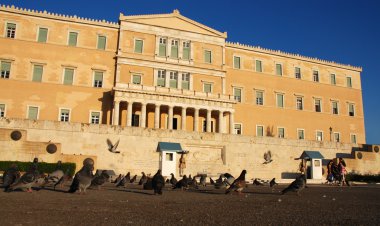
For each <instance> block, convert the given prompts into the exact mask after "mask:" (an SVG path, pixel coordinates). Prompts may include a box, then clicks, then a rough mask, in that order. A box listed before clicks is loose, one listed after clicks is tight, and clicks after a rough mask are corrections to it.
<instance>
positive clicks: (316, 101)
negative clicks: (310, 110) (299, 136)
mask: <svg viewBox="0 0 380 226" xmlns="http://www.w3.org/2000/svg"><path fill="white" fill-rule="evenodd" d="M314 107H315V112H321V111H322V108H321V99H314Z"/></svg>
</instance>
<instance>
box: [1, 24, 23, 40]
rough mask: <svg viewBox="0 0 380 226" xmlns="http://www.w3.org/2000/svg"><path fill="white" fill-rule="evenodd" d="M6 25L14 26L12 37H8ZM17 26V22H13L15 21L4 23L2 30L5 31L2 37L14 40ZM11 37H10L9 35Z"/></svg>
mask: <svg viewBox="0 0 380 226" xmlns="http://www.w3.org/2000/svg"><path fill="white" fill-rule="evenodd" d="M8 24H14V25H15V30H14V34H13V35H14V36H13V37H10V36H8ZM18 26H19V25H18V23H17V22H15V21H5V26H4V30H5V32H4V37H5V38H11V39H16V38H17V30H18V29H17V27H18ZM11 36H12V35H11Z"/></svg>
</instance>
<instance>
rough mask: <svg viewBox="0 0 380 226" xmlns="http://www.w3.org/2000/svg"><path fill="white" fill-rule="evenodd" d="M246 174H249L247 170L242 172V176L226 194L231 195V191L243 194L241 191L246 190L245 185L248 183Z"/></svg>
mask: <svg viewBox="0 0 380 226" xmlns="http://www.w3.org/2000/svg"><path fill="white" fill-rule="evenodd" d="M246 173H247V171H246V170H243V171H241V174H240V176H239V177H238V178H237V179H236V180H235V181H234V182H233V183H232V184H231V186H230V187H229V188H228V189H227V190H226V194H228V193H230V192H231V191H237V192H238V193H239V194H241V191H242V190H243V189H244V188H245V185H246V182H245V174H246Z"/></svg>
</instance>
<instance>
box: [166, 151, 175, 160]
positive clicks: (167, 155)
mask: <svg viewBox="0 0 380 226" xmlns="http://www.w3.org/2000/svg"><path fill="white" fill-rule="evenodd" d="M173 159H174V157H173V153H165V160H166V161H173Z"/></svg>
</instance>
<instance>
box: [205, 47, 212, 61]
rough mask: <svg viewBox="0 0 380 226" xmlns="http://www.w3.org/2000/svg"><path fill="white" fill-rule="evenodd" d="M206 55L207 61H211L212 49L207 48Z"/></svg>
mask: <svg viewBox="0 0 380 226" xmlns="http://www.w3.org/2000/svg"><path fill="white" fill-rule="evenodd" d="M204 55H205V56H204V57H205V63H211V51H209V50H205V52H204Z"/></svg>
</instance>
